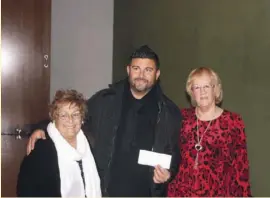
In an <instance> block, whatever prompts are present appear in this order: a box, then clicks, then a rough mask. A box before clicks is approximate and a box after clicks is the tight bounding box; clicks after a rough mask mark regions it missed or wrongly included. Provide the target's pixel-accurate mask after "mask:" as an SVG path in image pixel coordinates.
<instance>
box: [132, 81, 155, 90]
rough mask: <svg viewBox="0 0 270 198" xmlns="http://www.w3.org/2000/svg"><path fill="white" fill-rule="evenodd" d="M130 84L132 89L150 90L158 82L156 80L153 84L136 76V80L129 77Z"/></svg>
mask: <svg viewBox="0 0 270 198" xmlns="http://www.w3.org/2000/svg"><path fill="white" fill-rule="evenodd" d="M129 84H130V86H131V88H132V90H134V91H136V92H140V93H143V92H148V91H149V90H150V89H152V87H153V86H154V85H155V84H156V81H154V82H153V84H150V83H149V81H148V80H146V79H144V78H135V79H134V80H132V79H130V78H129Z"/></svg>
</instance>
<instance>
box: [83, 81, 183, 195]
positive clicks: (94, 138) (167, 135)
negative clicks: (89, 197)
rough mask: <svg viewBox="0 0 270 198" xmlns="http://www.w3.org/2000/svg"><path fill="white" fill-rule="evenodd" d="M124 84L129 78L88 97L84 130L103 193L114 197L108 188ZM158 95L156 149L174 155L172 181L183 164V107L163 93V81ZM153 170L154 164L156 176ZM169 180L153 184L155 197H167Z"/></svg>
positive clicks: (152, 189)
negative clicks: (180, 148)
mask: <svg viewBox="0 0 270 198" xmlns="http://www.w3.org/2000/svg"><path fill="white" fill-rule="evenodd" d="M124 84H125V80H122V81H120V82H118V83H115V84H113V85H111V86H110V87H109V88H107V89H104V90H101V91H99V92H97V93H96V94H95V95H94V96H92V97H91V98H90V99H89V100H88V104H87V105H88V115H87V119H86V122H85V124H84V127H83V130H84V132H85V134H86V135H87V136H90V137H89V139H90V143H91V145H92V149H93V155H94V157H95V160H96V164H97V168H98V172H99V175H100V179H101V190H102V195H103V196H110V195H109V194H108V192H107V187H108V183H109V178H110V165H111V162H112V158H113V155H114V149H115V138H116V132H117V129H118V126H119V123H120V118H121V110H122V109H121V108H122V104H123V103H122V98H123V93H124ZM157 96H158V107H159V109H158V116H157V122H156V130H155V140H154V145H153V151H155V152H160V153H166V154H170V155H172V161H171V167H170V172H171V176H172V177H171V179H170V180H172V179H173V178H174V176H175V175H176V173H177V172H178V166H179V163H180V152H179V145H178V143H179V141H178V140H179V138H178V137H179V133H180V126H181V113H180V110H179V108H178V107H177V106H176V105H175V104H174V103H173V102H172V101H171V100H170V99H168V98H167V97H166V96H165V95H164V94H163V92H162V90H161V88H160V86H159V84H157ZM153 170H154V169H153V168H152V167H150V168H149V171H151V172H152V174H151V175H153ZM123 174H124V173H123ZM167 183H168V182H167ZM167 183H165V184H159V185H157V184H154V182H153V183H152V186H151V187H150V188H151V193H152V196H166V187H167Z"/></svg>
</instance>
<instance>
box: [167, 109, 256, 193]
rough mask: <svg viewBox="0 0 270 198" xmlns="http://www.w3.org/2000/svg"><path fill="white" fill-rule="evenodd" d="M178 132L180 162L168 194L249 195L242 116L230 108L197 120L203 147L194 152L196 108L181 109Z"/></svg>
mask: <svg viewBox="0 0 270 198" xmlns="http://www.w3.org/2000/svg"><path fill="white" fill-rule="evenodd" d="M182 115H183V122H182V129H181V133H180V139H179V143H180V152H181V157H182V161H181V164H180V166H179V172H178V174H177V176H176V178H175V179H174V180H173V181H172V182H171V183H170V184H169V186H168V196H169V197H195V196H197V197H198V196H199V197H201V196H207V197H213V196H216V197H217V196H223V197H229V196H235V197H246V196H251V191H250V184H249V162H248V158H247V147H246V136H245V129H244V123H243V120H242V119H241V117H240V116H239V115H238V114H236V113H232V112H229V111H226V110H224V111H223V113H222V114H221V115H220V116H219V117H218V118H216V119H214V120H213V121H212V122H211V123H210V125H209V128H208V130H207V131H206V132H205V133H204V131H205V130H206V128H207V126H208V124H209V121H200V120H198V128H199V137H201V136H202V133H204V136H203V138H202V140H201V146H202V150H200V151H199V152H198V153H199V154H198V166H197V169H196V168H194V165H195V159H196V155H197V151H196V149H195V144H196V143H197V117H196V115H195V109H194V108H191V109H183V110H182Z"/></svg>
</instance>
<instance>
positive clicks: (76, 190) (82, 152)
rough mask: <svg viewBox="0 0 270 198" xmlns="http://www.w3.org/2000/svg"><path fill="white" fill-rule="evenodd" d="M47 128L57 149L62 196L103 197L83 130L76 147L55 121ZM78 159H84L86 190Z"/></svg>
mask: <svg viewBox="0 0 270 198" xmlns="http://www.w3.org/2000/svg"><path fill="white" fill-rule="evenodd" d="M47 130H48V134H49V136H50V137H51V139H52V141H53V142H54V144H55V147H56V151H57V156H58V166H59V172H60V180H61V195H62V197H85V195H86V196H87V197H101V190H100V179H99V176H98V172H97V168H96V164H95V161H94V158H93V155H92V153H91V150H90V147H89V143H88V141H87V139H86V137H85V135H84V133H83V131H82V130H80V131H79V133H78V134H77V149H75V148H73V147H72V146H71V145H70V144H69V143H68V142H67V141H66V140H65V139H64V137H63V136H62V135H61V134H60V132H59V131H58V129H57V128H56V127H55V124H54V123H52V122H51V123H49V125H48V127H47ZM78 160H82V166H83V172H84V178H85V190H84V184H83V179H82V176H81V170H80V167H79V165H78V163H77V162H76V161H78Z"/></svg>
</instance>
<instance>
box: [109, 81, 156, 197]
mask: <svg viewBox="0 0 270 198" xmlns="http://www.w3.org/2000/svg"><path fill="white" fill-rule="evenodd" d="M155 93H156V92H155V88H153V89H152V90H151V91H150V92H149V93H148V94H147V95H146V96H145V97H143V98H142V99H139V100H138V99H135V98H134V97H133V95H132V93H131V91H130V89H129V85H126V87H125V93H124V96H123V97H124V98H123V102H124V105H123V108H122V115H121V121H120V125H119V129H118V132H117V136H116V140H115V141H116V147H115V153H114V158H113V161H112V166H111V177H110V183H109V188H108V193H109V195H110V196H113V197H116V196H117V197H119V196H121V197H131V196H133V197H148V196H151V188H149V186H151V180H152V174H150V169H149V166H144V165H140V164H138V157H139V151H140V149H144V150H150V151H151V150H152V147H153V143H154V128H155V123H156V118H157V113H158V106H157V99H156V94H155Z"/></svg>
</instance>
